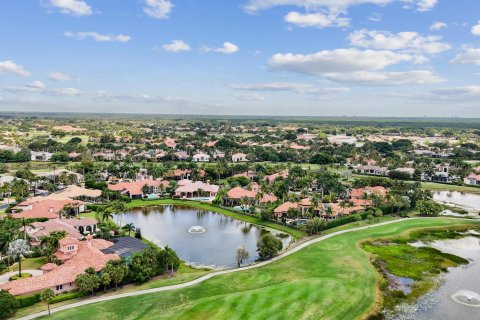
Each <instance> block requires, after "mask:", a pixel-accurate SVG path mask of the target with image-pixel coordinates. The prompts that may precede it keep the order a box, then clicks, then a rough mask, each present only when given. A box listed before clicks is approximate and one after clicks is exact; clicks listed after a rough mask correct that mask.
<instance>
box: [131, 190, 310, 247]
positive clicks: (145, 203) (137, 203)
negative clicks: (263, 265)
mask: <svg viewBox="0 0 480 320" xmlns="http://www.w3.org/2000/svg"><path fill="white" fill-rule="evenodd" d="M158 205H183V206H187V207H191V208H195V209H200V210H209V211H212V212H216V213H220V214H223V215H226V216H229V217H231V218H234V219H237V220H241V221H245V222H248V223H251V224H255V225H258V226H262V227H267V228H271V229H274V230H276V231H281V232H285V233H288V234H289V235H291V236H292V237H293V238H294V239H295V240H299V239H301V238H304V237H306V236H307V234H306V233H305V232H303V231H301V230H298V229H293V228H290V227H288V226H284V225H281V224H278V223H274V222H270V221H263V220H261V219H259V218H256V217H254V216H251V215H246V214H242V213H239V212H235V211H233V210H231V209H226V208H223V207H219V206H215V205H212V204H209V203H204V202H199V201H195V200H178V199H160V200H133V201H132V202H130V203H127V207H128V208H129V209H136V208H143V207H152V206H158Z"/></svg>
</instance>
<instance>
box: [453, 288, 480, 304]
mask: <svg viewBox="0 0 480 320" xmlns="http://www.w3.org/2000/svg"><path fill="white" fill-rule="evenodd" d="M451 297H452V299H453V301H455V302H457V303H460V304H463V305H466V306H469V307H477V308H480V294H478V293H476V292H475V291H470V290H460V291H457V292H455V293H454V294H452V295H451Z"/></svg>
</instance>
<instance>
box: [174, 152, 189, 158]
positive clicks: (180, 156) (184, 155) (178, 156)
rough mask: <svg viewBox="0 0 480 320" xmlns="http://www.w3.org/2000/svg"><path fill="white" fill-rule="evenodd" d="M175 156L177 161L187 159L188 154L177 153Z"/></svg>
mask: <svg viewBox="0 0 480 320" xmlns="http://www.w3.org/2000/svg"><path fill="white" fill-rule="evenodd" d="M175 156H177V158H178V160H187V159H188V153H187V152H186V151H177V152H175Z"/></svg>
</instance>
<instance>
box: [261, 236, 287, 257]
mask: <svg viewBox="0 0 480 320" xmlns="http://www.w3.org/2000/svg"><path fill="white" fill-rule="evenodd" d="M282 248H283V243H282V241H281V240H280V239H278V238H277V237H275V236H274V235H273V234H271V233H270V232H268V233H265V234H264V235H262V236H261V237H260V239H259V240H258V241H257V252H258V256H259V257H260V260H268V259H271V258H273V257H274V256H276V255H277V254H278V253H279V252H280V251H281V250H282Z"/></svg>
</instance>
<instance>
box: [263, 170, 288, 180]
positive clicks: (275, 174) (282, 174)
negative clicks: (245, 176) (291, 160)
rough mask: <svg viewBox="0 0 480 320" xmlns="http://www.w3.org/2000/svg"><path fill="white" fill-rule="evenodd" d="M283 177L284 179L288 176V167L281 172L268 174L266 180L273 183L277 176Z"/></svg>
mask: <svg viewBox="0 0 480 320" xmlns="http://www.w3.org/2000/svg"><path fill="white" fill-rule="evenodd" d="M279 177H282V178H284V179H286V178H288V169H286V170H283V171H281V172H277V173H274V174H271V175H268V176H265V180H266V181H267V182H268V183H273V182H274V181H275V180H276V179H277V178H279Z"/></svg>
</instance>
